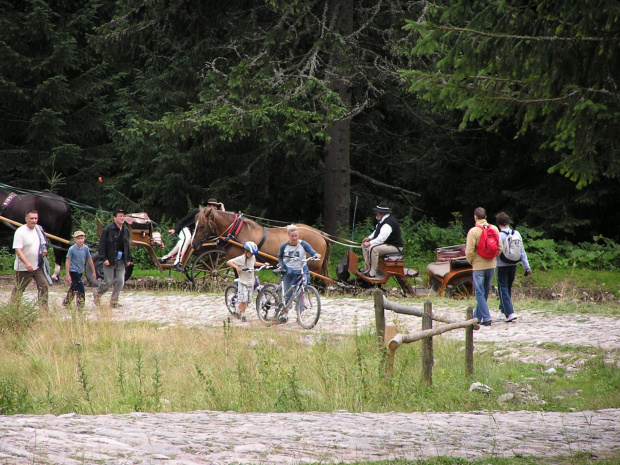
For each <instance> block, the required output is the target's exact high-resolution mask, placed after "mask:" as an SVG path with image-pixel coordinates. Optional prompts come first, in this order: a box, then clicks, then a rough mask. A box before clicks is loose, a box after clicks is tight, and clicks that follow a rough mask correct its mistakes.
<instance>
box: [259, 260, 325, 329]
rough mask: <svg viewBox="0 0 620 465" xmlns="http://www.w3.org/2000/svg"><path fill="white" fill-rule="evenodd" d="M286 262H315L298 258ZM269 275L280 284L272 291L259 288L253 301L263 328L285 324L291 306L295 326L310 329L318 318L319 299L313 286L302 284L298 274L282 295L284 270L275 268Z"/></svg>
mask: <svg viewBox="0 0 620 465" xmlns="http://www.w3.org/2000/svg"><path fill="white" fill-rule="evenodd" d="M288 258H292V259H294V260H299V261H301V262H303V264H304V265H305V264H306V263H307V262H309V261H315V260H319V259H318V258H314V257H310V258H303V259H302V258H298V257H288ZM272 271H273V273H274V274H276V275H279V277H280V284H279V285H278V286H277V287H276V288H275V289H273V288H272V287H266V288H263V289H262V290H261V291H260V293H259V294H258V297H257V299H256V310H257V312H258V319H259V320H260V321H261V322H262V323H264V324H265V325H267V326H271V325H274V324H280V323H286V322H287V321H288V311H289V310H290V309H291V307H292V306H293V303H294V304H295V310H296V312H297V323H299V325H300V326H301V327H302V328H304V329H312V328H314V326H315V325H316V324H317V323H318V321H319V317H320V316H321V297H320V296H319V291H317V290H316V288H315V287H314V286H312V285H310V284H306V279H305V276H304V274H303V272H302V274H300V275H299V276H298V277H297V278H296V279H295V281H294V282H293V284H292V285H291V287H290V288H289V290H288V291H287V292H286V293H285V292H284V288H283V280H284V274H285V272H284V270H282V269H281V268H277V269H274V270H272ZM287 298H288V302H287Z"/></svg>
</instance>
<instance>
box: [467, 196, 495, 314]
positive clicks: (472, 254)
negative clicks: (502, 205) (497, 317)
mask: <svg viewBox="0 0 620 465" xmlns="http://www.w3.org/2000/svg"><path fill="white" fill-rule="evenodd" d="M474 221H475V222H476V226H474V227H473V228H471V229H470V230H469V232H468V233H467V246H466V249H465V258H466V259H467V261H468V262H469V263H470V264H471V265H472V267H473V268H474V271H473V281H474V293H475V295H476V310H475V311H474V316H475V317H476V318H478V321H479V322H480V324H481V325H483V326H491V323H492V320H491V314H490V313H489V306H488V305H487V299H488V297H489V291H490V290H491V281H492V280H493V275H494V274H495V267H496V266H497V259H496V257H497V256H498V255H499V254H500V253H501V252H502V243H501V241H500V240H499V230H498V229H497V228H496V227H495V226H493V225H491V224H489V223H487V214H486V211H485V210H484V208H482V207H478V208H476V209H475V210H474ZM489 229H490V230H489ZM487 238H488V239H487ZM481 242H483V243H481Z"/></svg>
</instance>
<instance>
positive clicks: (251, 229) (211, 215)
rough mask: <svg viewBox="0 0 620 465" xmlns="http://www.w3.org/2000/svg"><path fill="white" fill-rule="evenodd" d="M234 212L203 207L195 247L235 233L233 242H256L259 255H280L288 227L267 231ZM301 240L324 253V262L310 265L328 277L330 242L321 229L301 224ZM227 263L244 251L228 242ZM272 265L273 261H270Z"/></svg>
mask: <svg viewBox="0 0 620 465" xmlns="http://www.w3.org/2000/svg"><path fill="white" fill-rule="evenodd" d="M239 218H240V215H237V214H236V213H233V212H222V211H218V210H213V209H211V208H202V207H201V208H200V213H198V214H197V215H196V230H195V231H194V237H193V238H192V247H193V248H194V249H195V250H197V249H198V248H200V246H201V244H202V243H203V242H205V240H207V239H208V238H213V237H219V238H222V239H224V238H225V237H226V236H228V235H229V234H234V239H233V240H234V241H235V242H237V243H240V244H243V243H244V242H246V241H253V242H256V244H258V245H259V248H260V252H263V253H265V254H268V255H271V256H272V257H276V259H277V256H278V252H279V250H280V245H282V244H283V243H284V242H286V241H288V234H287V232H286V227H280V228H265V227H263V226H261V225H259V224H258V223H256V222H255V221H252V220H249V219H247V218H244V217H241V218H242V219H241V220H239ZM297 227H298V228H299V238H300V239H301V240H303V241H306V242H307V243H308V244H310V245H311V246H312V248H313V249H314V250H316V251H317V252H318V253H320V254H321V260H320V261H316V262H308V267H309V268H310V271H313V272H315V273H318V274H320V275H322V276H326V277H328V276H329V274H328V270H327V265H328V263H329V242H327V241H326V240H325V237H324V236H323V233H322V232H321V231H319V230H318V229H315V228H313V227H312V226H308V225H305V224H298V225H297ZM224 250H225V251H226V260H230V259H231V258H234V257H237V256H239V255H241V253H242V250H243V249H242V248H241V247H239V246H237V245H234V244H232V243H229V245H228V246H227V247H226V248H225V249H224ZM266 258H267V257H264V256H263V259H266ZM268 261H271V262H273V260H268Z"/></svg>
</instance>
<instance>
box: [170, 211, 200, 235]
mask: <svg viewBox="0 0 620 465" xmlns="http://www.w3.org/2000/svg"><path fill="white" fill-rule="evenodd" d="M198 213H200V210H199V209H198V208H196V209H194V210H192V211H191V212H189V213H188V214H187V215H186V216H184V217H183V218H182V219H180V220H179V222H178V223H177V224H176V225H175V227H174V232H175V234H179V233H180V232H181V229H183V228H189V230H190V231H191V232H194V228H196V219H195V218H196V215H197V214H198Z"/></svg>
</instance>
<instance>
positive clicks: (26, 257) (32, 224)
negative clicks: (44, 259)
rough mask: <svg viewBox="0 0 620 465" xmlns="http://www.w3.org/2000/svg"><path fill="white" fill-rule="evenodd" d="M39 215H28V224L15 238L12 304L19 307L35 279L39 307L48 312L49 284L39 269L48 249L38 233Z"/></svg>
mask: <svg viewBox="0 0 620 465" xmlns="http://www.w3.org/2000/svg"><path fill="white" fill-rule="evenodd" d="M38 222H39V214H38V213H37V211H36V210H31V211H29V212H28V213H26V224H25V225H23V226H20V227H19V228H17V230H16V231H15V235H14V236H13V248H14V249H15V255H16V257H15V267H14V268H15V287H14V288H13V291H12V292H11V303H12V304H13V305H19V302H20V300H21V296H22V294H23V293H24V291H25V290H26V287H28V284H30V281H32V280H33V279H34V282H35V283H36V285H37V291H38V294H39V306H40V307H41V308H42V309H43V310H45V311H47V308H48V306H47V294H48V283H47V278H46V277H45V273H44V272H43V269H41V267H39V259H40V257H41V255H42V256H46V255H47V247H46V244H44V247H41V235H42V232H41V235H40V233H39V231H37V223H38Z"/></svg>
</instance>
